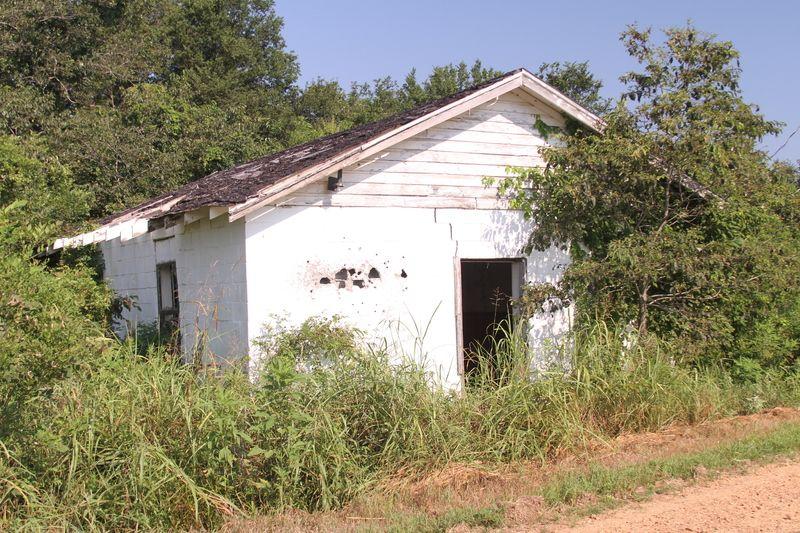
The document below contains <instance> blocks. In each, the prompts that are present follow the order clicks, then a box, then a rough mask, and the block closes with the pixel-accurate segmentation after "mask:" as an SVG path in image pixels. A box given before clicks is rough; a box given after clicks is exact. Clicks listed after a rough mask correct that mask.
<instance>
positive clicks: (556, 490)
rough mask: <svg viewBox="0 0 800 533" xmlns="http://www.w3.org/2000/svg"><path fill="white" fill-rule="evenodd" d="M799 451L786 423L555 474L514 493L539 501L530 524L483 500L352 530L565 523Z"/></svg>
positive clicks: (390, 515)
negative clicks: (511, 519)
mask: <svg viewBox="0 0 800 533" xmlns="http://www.w3.org/2000/svg"><path fill="white" fill-rule="evenodd" d="M798 452H800V422H784V423H782V424H780V425H779V426H777V427H776V428H774V429H771V430H769V431H767V432H765V433H763V434H759V435H750V436H747V437H744V438H740V439H736V440H734V441H731V442H726V443H723V444H719V445H717V446H713V447H711V448H708V449H706V450H703V451H698V452H692V453H682V454H676V455H672V456H668V457H664V458H659V459H654V460H649V461H643V462H637V463H633V464H626V465H616V466H604V465H601V464H597V463H593V464H590V465H589V466H588V467H586V468H582V469H579V470H570V471H566V472H561V473H556V474H555V475H553V476H552V477H551V478H550V479H548V480H546V481H545V482H544V483H543V484H541V485H540V486H538V487H536V488H535V489H534V490H532V491H529V492H527V493H520V494H517V495H516V496H517V497H529V498H533V500H534V501H535V502H541V505H540V507H539V508H538V509H536V510H535V513H532V514H531V515H530V516H531V517H534V518H533V519H534V521H535V522H534V523H527V524H507V523H506V516H507V515H508V514H509V513H508V512H507V507H508V506H509V503H508V502H507V501H506V502H502V501H486V502H485V506H482V507H479V506H472V507H453V508H451V509H448V510H446V511H443V512H442V513H440V514H438V515H437V514H431V513H415V512H398V511H389V512H387V513H386V515H385V516H384V517H380V518H376V517H373V518H371V520H372V521H373V522H371V524H370V525H364V526H362V527H356V528H355V529H357V530H359V531H426V532H444V531H447V530H449V529H451V528H453V527H455V526H459V525H463V526H468V527H471V528H477V529H493V528H500V527H503V526H507V525H520V526H528V527H534V526H544V525H545V524H547V523H551V522H554V521H558V520H564V521H567V523H569V521H571V520H574V519H577V518H580V517H583V516H588V515H592V514H597V513H600V512H602V511H605V510H608V509H612V508H615V507H619V506H621V505H623V504H625V503H626V502H629V501H643V500H647V499H649V498H650V497H652V496H653V495H654V494H660V493H666V492H671V491H675V490H679V489H680V488H682V487H684V486H685V485H686V484H687V483H693V482H698V481H702V480H706V479H713V478H715V477H718V476H719V475H721V474H723V473H729V472H737V471H744V470H746V468H747V467H749V466H752V465H753V464H754V463H755V464H763V463H768V462H772V461H775V460H777V459H779V458H782V457H791V456H794V455H796V454H797V453H798ZM506 496H508V495H506ZM373 505H376V503H373ZM388 507H392V505H391V504H389V505H388Z"/></svg>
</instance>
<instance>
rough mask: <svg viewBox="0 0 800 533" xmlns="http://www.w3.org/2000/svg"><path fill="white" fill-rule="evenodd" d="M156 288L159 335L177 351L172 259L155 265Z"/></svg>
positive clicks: (175, 280) (175, 284)
mask: <svg viewBox="0 0 800 533" xmlns="http://www.w3.org/2000/svg"><path fill="white" fill-rule="evenodd" d="M156 289H157V292H158V329H159V336H160V338H161V341H162V342H164V343H165V344H166V345H167V346H168V347H169V348H170V350H171V351H173V352H174V353H178V352H179V350H180V345H181V338H180V322H179V313H180V302H179V300H178V271H177V268H176V267H175V262H174V261H170V262H168V263H159V264H158V265H156Z"/></svg>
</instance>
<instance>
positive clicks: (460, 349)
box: [453, 256, 528, 390]
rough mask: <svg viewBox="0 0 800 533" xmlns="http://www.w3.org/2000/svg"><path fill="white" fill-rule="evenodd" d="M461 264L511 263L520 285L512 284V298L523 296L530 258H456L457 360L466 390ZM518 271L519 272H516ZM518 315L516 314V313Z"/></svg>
mask: <svg viewBox="0 0 800 533" xmlns="http://www.w3.org/2000/svg"><path fill="white" fill-rule="evenodd" d="M461 263H511V264H512V265H515V266H516V268H514V266H512V269H511V275H512V276H514V277H515V278H517V281H518V283H512V284H511V292H512V294H511V297H512V298H519V297H520V296H521V289H522V286H523V285H524V284H525V282H526V281H527V279H528V258H527V257H524V256H519V257H490V258H480V257H475V258H473V257H454V258H453V267H454V269H455V276H454V278H455V306H456V309H455V311H456V359H457V363H458V377H459V382H460V383H461V390H464V386H465V384H466V376H465V375H464V310H463V307H462V301H461V300H462V299H461ZM514 270H517V272H514ZM515 314H516V313H515Z"/></svg>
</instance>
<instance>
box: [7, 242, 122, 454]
mask: <svg viewBox="0 0 800 533" xmlns="http://www.w3.org/2000/svg"><path fill="white" fill-rule="evenodd" d="M107 304H108V294H107V292H106V291H105V290H103V289H102V288H101V287H99V286H98V285H97V283H95V281H94V280H93V279H92V277H91V273H90V272H89V271H88V270H86V269H82V268H77V269H69V268H59V269H56V270H54V271H50V270H47V269H46V268H44V267H43V266H41V265H38V264H35V263H32V262H31V261H29V260H27V259H24V258H22V257H19V256H17V255H13V254H12V255H6V256H4V257H0V439H2V438H4V437H6V436H8V435H9V433H10V432H12V431H15V430H17V429H19V428H20V424H22V423H24V422H25V421H24V419H23V417H22V411H23V409H24V408H25V407H26V405H28V404H29V403H31V402H37V401H39V398H38V397H39V396H40V395H41V394H45V395H46V394H47V393H48V391H49V390H50V388H51V387H52V386H53V384H54V383H56V382H57V380H59V379H61V378H63V377H65V376H66V375H67V374H69V373H70V372H71V371H72V370H74V369H75V368H76V366H77V365H80V364H81V363H85V362H86V361H89V360H91V359H93V358H96V357H97V355H98V353H100V352H101V351H102V350H103V346H104V343H105V342H106V340H107V339H106V338H105V337H104V331H103V327H102V325H101V324H102V323H103V322H102V321H103V318H104V312H105V308H106V306H107Z"/></svg>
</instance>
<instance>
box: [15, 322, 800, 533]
mask: <svg viewBox="0 0 800 533" xmlns="http://www.w3.org/2000/svg"><path fill="white" fill-rule="evenodd" d="M622 333H624V329H623V328H612V327H606V326H604V325H602V324H598V325H596V326H595V327H594V328H593V329H591V330H581V331H578V332H576V334H575V338H574V347H575V350H574V354H573V358H572V363H571V369H570V370H569V371H565V370H564V369H563V368H553V369H551V370H550V371H549V372H548V373H546V375H545V376H544V377H542V376H541V375H540V379H538V380H535V381H534V380H531V379H529V377H530V371H529V369H530V366H529V365H530V362H531V361H530V357H529V354H528V352H527V350H524V349H523V347H524V344H523V343H519V342H514V341H513V339H512V340H509V341H507V342H506V341H504V342H500V343H499V344H498V349H499V350H504V352H503V353H501V354H500V356H501V360H502V361H505V362H507V363H508V364H509V365H510V368H511V371H509V372H506V373H499V374H498V373H496V374H495V375H494V376H493V379H492V380H491V381H487V382H484V383H478V384H476V385H475V386H473V387H470V388H469V389H468V390H467V391H465V392H464V393H462V394H455V393H451V392H449V391H446V390H443V389H441V388H440V387H438V386H437V385H436V384H435V383H433V382H432V381H431V376H429V375H427V374H426V373H425V372H424V371H423V370H422V369H421V368H419V367H418V366H417V365H415V364H413V363H411V362H402V361H401V362H397V363H395V364H392V365H390V364H389V356H388V355H387V354H386V353H384V352H382V351H373V350H370V349H369V348H365V347H363V346H361V345H360V343H359V342H358V339H357V338H356V337H354V334H353V333H352V332H349V331H348V330H347V329H346V328H343V327H342V326H341V325H339V324H338V323H336V322H335V321H327V320H319V319H315V320H313V321H310V322H309V323H307V324H305V325H304V326H302V327H300V328H298V329H284V330H282V331H273V332H272V333H271V337H270V338H269V339H267V342H266V344H265V346H267V347H269V348H270V349H274V348H275V347H276V346H277V347H281V348H280V349H277V350H273V351H272V352H270V353H269V357H268V358H267V359H266V361H265V362H264V365H263V367H262V369H261V373H260V375H259V378H258V379H257V380H256V381H255V382H254V381H251V380H250V379H249V378H248V376H245V375H244V374H243V373H241V372H240V371H239V370H237V369H235V368H233V369H231V370H230V371H228V372H227V373H213V372H207V371H202V370H199V369H198V368H195V367H188V366H182V365H179V364H177V363H176V362H175V361H174V358H172V357H171V356H169V355H168V354H167V353H165V352H164V351H163V350H162V351H151V352H150V353H149V354H148V355H147V356H146V357H141V356H138V355H136V354H135V350H134V348H135V347H134V346H133V344H130V345H121V346H118V347H117V348H116V349H114V350H107V351H106V352H105V353H102V354H100V355H98V356H96V357H95V359H94V361H93V363H92V364H91V365H87V366H86V367H85V371H84V372H82V373H81V374H80V375H77V374H72V375H70V376H67V377H66V378H65V379H63V380H61V381H58V382H56V383H55V384H54V385H53V387H52V392H51V393H50V394H49V395H48V396H46V397H40V398H39V401H40V402H41V404H42V408H41V415H40V416H41V420H42V421H43V423H42V425H41V426H40V427H42V428H46V429H42V430H40V431H38V432H37V433H36V434H35V435H33V436H31V437H28V438H27V440H21V439H8V440H7V441H6V444H5V446H4V447H2V448H0V525H4V526H7V527H14V526H17V525H20V524H21V523H22V522H25V523H26V525H28V526H29V527H31V526H32V527H34V528H46V527H58V528H65V529H95V528H97V529H136V528H147V529H178V528H183V529H186V528H213V527H216V526H218V525H220V524H221V522H222V521H223V520H225V518H226V517H228V516H230V515H232V514H238V513H250V512H252V513H255V512H268V511H274V510H280V509H283V508H299V509H305V510H311V511H313V510H318V509H329V508H333V507H338V506H341V505H343V504H345V503H346V502H347V501H349V500H350V499H351V498H353V497H354V496H356V495H357V494H359V493H362V492H364V491H365V490H369V488H370V487H372V486H375V485H376V484H378V483H380V482H381V481H382V480H384V479H386V478H387V477H389V476H394V475H398V473H401V474H402V475H406V476H408V475H413V474H414V473H422V472H425V471H427V470H429V469H431V468H433V467H439V466H444V465H445V464H447V463H449V462H453V461H459V462H471V461H484V462H501V461H514V460H526V459H534V458H535V459H546V458H547V457H548V456H550V455H552V454H556V453H559V452H561V451H564V450H569V449H571V448H575V447H579V446H582V445H583V444H584V443H585V442H586V441H588V440H590V439H596V438H597V437H598V436H599V437H610V436H613V435H617V434H619V433H623V432H630V431H641V430H654V429H658V428H660V427H663V426H665V425H668V424H672V423H679V422H694V421H699V420H704V419H707V418H712V417H717V416H722V415H726V414H733V413H737V412H751V411H752V410H755V409H761V408H764V407H768V406H771V405H776V404H779V403H782V402H800V393H798V390H800V387H798V385H800V378H798V374H796V373H785V372H784V373H779V372H778V371H774V370H765V371H764V372H763V373H762V374H761V375H760V376H759V377H758V378H757V379H756V380H750V381H746V382H743V381H741V380H738V379H734V378H733V377H731V376H730V375H729V374H727V373H725V372H723V371H721V370H718V369H714V368H711V369H705V370H699V369H691V368H686V367H682V366H679V365H676V364H675V363H674V362H673V361H674V360H675V357H674V355H675V353H674V348H673V347H671V346H670V345H668V344H665V343H663V342H661V341H657V340H655V339H653V338H652V337H642V338H639V339H638V340H637V341H636V342H635V343H634V344H633V345H630V344H629V343H626V342H623V339H624V338H625V337H624V336H623V335H622ZM298 347H304V348H303V349H298ZM334 347H335V349H332V348H334ZM311 348H313V349H311ZM321 355H322V357H321ZM322 362H324V364H321V363H322ZM496 368H497V369H499V370H502V369H501V368H500V367H499V366H498V367H496ZM498 376H501V378H502V379H497V377H498Z"/></svg>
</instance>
